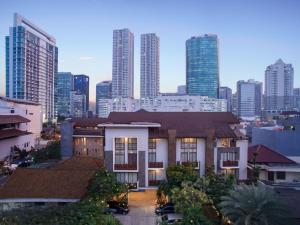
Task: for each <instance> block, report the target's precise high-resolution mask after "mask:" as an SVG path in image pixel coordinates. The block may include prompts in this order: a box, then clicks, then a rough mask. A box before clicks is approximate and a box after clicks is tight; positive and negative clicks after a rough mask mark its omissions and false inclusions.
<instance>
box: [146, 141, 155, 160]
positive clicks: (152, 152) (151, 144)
mask: <svg viewBox="0 0 300 225" xmlns="http://www.w3.org/2000/svg"><path fill="white" fill-rule="evenodd" d="M148 161H149V162H156V140H155V139H149V140H148Z"/></svg>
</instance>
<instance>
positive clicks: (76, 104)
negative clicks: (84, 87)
mask: <svg viewBox="0 0 300 225" xmlns="http://www.w3.org/2000/svg"><path fill="white" fill-rule="evenodd" d="M86 104H87V102H86V96H85V94H81V93H80V92H77V91H71V95H70V106H71V116H72V117H85V116H86V115H87V111H86Z"/></svg>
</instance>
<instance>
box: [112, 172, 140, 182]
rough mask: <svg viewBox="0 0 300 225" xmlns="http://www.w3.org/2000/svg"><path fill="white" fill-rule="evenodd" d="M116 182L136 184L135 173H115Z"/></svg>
mask: <svg viewBox="0 0 300 225" xmlns="http://www.w3.org/2000/svg"><path fill="white" fill-rule="evenodd" d="M116 176H117V181H118V182H121V183H129V184H134V183H137V173H116Z"/></svg>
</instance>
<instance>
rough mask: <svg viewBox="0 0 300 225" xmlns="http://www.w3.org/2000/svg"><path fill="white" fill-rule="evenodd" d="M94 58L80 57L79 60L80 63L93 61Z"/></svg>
mask: <svg viewBox="0 0 300 225" xmlns="http://www.w3.org/2000/svg"><path fill="white" fill-rule="evenodd" d="M93 59H94V57H93V56H80V57H79V60H81V61H89V60H93Z"/></svg>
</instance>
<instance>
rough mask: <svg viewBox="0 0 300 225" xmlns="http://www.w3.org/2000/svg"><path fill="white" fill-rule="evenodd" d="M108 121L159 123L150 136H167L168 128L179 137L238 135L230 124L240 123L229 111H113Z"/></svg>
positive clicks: (151, 130)
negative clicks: (174, 131)
mask: <svg viewBox="0 0 300 225" xmlns="http://www.w3.org/2000/svg"><path fill="white" fill-rule="evenodd" d="M106 122H107V123H119V124H126V123H132V122H149V123H159V124H161V127H160V128H151V129H150V136H152V137H167V135H168V130H170V129H174V130H176V136H177V137H207V135H208V132H210V131H212V130H213V131H214V133H215V135H216V137H237V136H236V134H235V132H234V131H233V130H232V129H231V128H230V126H229V125H230V124H238V123H239V120H238V118H237V117H236V116H234V115H233V114H232V113H229V112H147V111H145V110H141V111H137V112H112V113H110V114H109V117H108V119H107V121H106Z"/></svg>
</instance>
